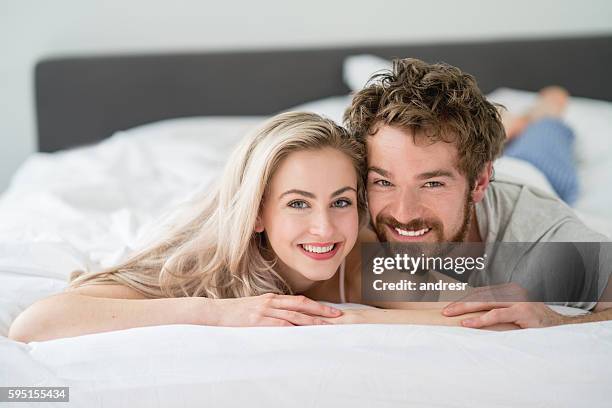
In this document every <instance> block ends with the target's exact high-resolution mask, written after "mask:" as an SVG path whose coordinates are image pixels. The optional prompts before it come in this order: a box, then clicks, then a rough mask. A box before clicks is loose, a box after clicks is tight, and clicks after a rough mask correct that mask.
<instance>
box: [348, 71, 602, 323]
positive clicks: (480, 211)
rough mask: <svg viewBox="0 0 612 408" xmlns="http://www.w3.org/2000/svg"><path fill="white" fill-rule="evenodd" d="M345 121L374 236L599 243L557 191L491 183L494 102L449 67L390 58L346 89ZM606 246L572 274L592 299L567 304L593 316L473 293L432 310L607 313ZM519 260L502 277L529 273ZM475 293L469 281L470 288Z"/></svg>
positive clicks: (548, 315) (498, 142)
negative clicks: (362, 170)
mask: <svg viewBox="0 0 612 408" xmlns="http://www.w3.org/2000/svg"><path fill="white" fill-rule="evenodd" d="M345 123H346V126H347V127H348V129H349V130H350V131H351V133H352V134H353V135H354V137H355V138H356V140H358V141H359V142H360V143H363V144H365V146H366V149H367V157H368V175H367V191H368V206H369V211H370V217H371V229H372V230H373V231H374V233H375V234H376V236H377V238H378V240H379V241H381V242H387V241H389V242H400V243H401V242H413V243H414V242H419V243H439V242H485V243H492V242H524V243H542V242H573V241H581V242H602V241H607V240H606V238H605V237H604V236H603V235H601V234H598V233H596V232H594V231H591V230H589V229H588V228H587V227H586V226H585V225H584V224H583V223H582V222H581V221H580V220H578V219H577V217H576V216H575V215H574V213H573V211H572V210H571V209H570V208H568V207H567V206H566V205H565V204H564V203H562V202H561V201H560V200H558V199H557V198H555V197H552V196H549V195H547V194H545V193H542V192H540V191H539V190H535V189H532V188H529V187H527V186H525V185H521V184H519V183H516V182H512V181H496V182H493V183H491V181H492V180H491V179H492V174H493V168H492V162H493V160H494V159H495V158H496V157H497V156H498V155H499V154H500V153H501V151H502V148H503V145H504V142H505V140H506V135H505V132H504V128H503V126H502V123H501V119H500V116H499V113H498V111H497V109H496V107H495V106H494V105H493V104H491V103H489V102H488V101H487V100H486V98H485V97H484V95H483V94H482V93H481V92H480V90H479V89H478V87H477V85H476V82H475V80H474V78H473V77H472V76H470V75H468V74H465V73H463V72H461V71H460V70H459V69H457V68H455V67H451V66H448V65H445V64H433V65H430V64H426V63H424V62H422V61H419V60H415V59H402V60H396V61H394V64H393V69H392V71H391V72H389V73H386V74H380V75H378V76H377V77H375V78H374V79H373V82H370V85H368V86H367V87H366V88H364V89H363V90H361V91H359V92H358V93H357V94H356V95H355V96H354V98H353V101H352V104H351V106H350V107H349V109H348V110H347V112H346V113H345ZM533 248H534V246H532V245H528V246H527V247H526V249H525V250H524V251H523V252H522V253H521V257H518V258H521V260H523V259H524V260H525V262H527V261H529V255H528V254H529V253H530V251H531V250H532V249H533ZM535 248H538V247H537V246H536V247H535ZM536 252H537V251H536ZM609 252H610V251H608V254H606V253H604V254H603V255H602V256H601V260H600V262H599V263H598V264H597V265H596V269H597V270H596V271H593V270H592V268H591V269H589V270H587V271H586V272H585V275H584V276H583V277H582V278H581V279H583V280H584V282H585V284H584V285H580V286H584V287H585V288H586V289H585V290H587V289H589V288H591V289H592V288H596V289H595V291H596V292H597V293H596V295H595V296H596V298H595V299H597V300H600V301H599V302H594V301H592V302H588V301H585V298H584V296H583V298H582V301H581V302H576V303H568V304H569V305H572V306H578V307H582V308H585V309H587V310H593V311H594V313H593V314H590V315H586V316H579V317H565V316H562V315H560V314H558V313H556V312H554V311H553V310H552V309H550V308H549V307H548V306H546V305H545V304H544V303H526V302H517V301H514V300H520V299H516V298H514V299H511V301H490V302H483V301H480V302H468V300H470V299H474V298H476V297H475V296H474V295H472V297H471V298H470V297H468V298H467V299H464V300H466V301H463V302H455V303H452V304H451V305H449V306H447V307H446V308H444V309H443V311H442V313H443V314H444V315H446V316H456V315H462V314H465V313H468V312H474V311H484V310H488V311H489V312H488V313H485V314H484V315H482V316H480V317H478V318H474V319H466V320H464V321H463V322H462V324H463V325H465V326H467V327H475V328H481V327H488V326H491V325H494V324H498V323H512V324H515V325H518V326H520V327H522V328H526V327H543V326H551V325H557V324H566V323H579V322H587V321H596V320H609V319H612V303H606V302H603V301H601V300H607V299H612V293H611V290H612V289H611V286H610V284H609V283H608V278H609V276H610V271H611V270H612V259H610V257H609V256H608V255H609ZM606 256H608V257H607V258H606ZM532 257H533V256H532ZM521 262H522V261H521ZM521 262H517V263H516V264H514V265H508V268H512V270H511V271H509V273H508V275H507V278H506V282H507V283H511V282H521V283H524V282H528V281H529V279H530V276H526V269H525V268H524V264H523V263H521ZM510 272H511V273H510ZM497 278H499V277H497ZM550 279H558V277H555V276H552V277H550ZM561 279H564V277H561ZM496 281H499V279H497V280H496ZM586 282H589V285H587V284H586ZM477 286H481V285H477ZM587 286H588V287H587ZM603 288H605V291H604V290H603ZM515 289H516V286H515V285H512V284H510V285H500V286H496V287H495V286H494V287H488V288H486V290H485V292H486V293H487V294H489V295H491V294H493V296H492V297H491V298H492V299H497V298H498V296H496V293H498V292H499V293H502V294H503V293H508V290H509V291H510V292H512V291H513V290H515ZM527 289H530V288H527ZM482 292H483V290H482V289H478V290H477V291H476V294H477V295H482Z"/></svg>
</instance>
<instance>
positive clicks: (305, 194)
mask: <svg viewBox="0 0 612 408" xmlns="http://www.w3.org/2000/svg"><path fill="white" fill-rule="evenodd" d="M288 194H299V195H303V196H304V197H308V198H317V197H316V196H315V195H314V194H312V193H309V192H308V191H304V190H297V189H295V188H293V189H291V190H287V191H285V192H284V193H283V194H281V195H280V196H278V198H283V197H284V196H286V195H288Z"/></svg>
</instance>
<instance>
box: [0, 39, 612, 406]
mask: <svg viewBox="0 0 612 408" xmlns="http://www.w3.org/2000/svg"><path fill="white" fill-rule="evenodd" d="M394 56H412V57H418V58H422V59H425V60H427V61H431V62H433V61H445V62H448V63H451V64H454V65H457V66H459V67H461V68H463V69H464V70H465V71H467V72H470V73H472V74H474V75H475V76H476V78H477V79H478V81H479V84H480V86H481V88H482V89H483V90H484V91H485V92H487V93H489V94H490V98H491V99H494V100H496V101H499V102H502V103H504V104H506V105H507V106H508V107H510V108H511V109H521V108H522V107H524V106H525V105H526V104H528V103H529V101H530V99H531V98H533V97H534V94H533V92H534V91H536V90H537V89H539V88H540V87H542V86H546V85H550V84H560V85H563V86H565V87H566V88H568V89H569V91H570V92H571V93H572V95H575V97H574V98H572V100H571V102H570V106H569V108H568V113H567V117H566V120H567V122H568V123H569V124H570V125H571V126H572V127H573V128H574V130H575V131H576V135H577V156H578V157H577V158H578V163H579V171H580V177H581V182H582V185H583V191H582V192H581V197H580V199H579V201H578V202H577V203H576V209H577V211H578V213H579V215H580V216H581V217H582V218H583V220H584V221H585V222H586V223H588V224H589V225H591V226H592V227H593V228H595V229H597V230H599V231H601V232H602V233H604V234H607V235H608V236H611V237H612V227H611V226H612V210H611V209H612V195H611V193H610V191H606V190H609V189H607V188H602V187H601V185H602V184H604V185H607V184H609V182H610V180H612V139H610V136H611V135H612V81H609V79H608V75H609V72H612V37H610V36H607V37H606V36H603V37H584V38H565V39H545V40H520V41H517V40H514V41H496V42H483V43H451V44H423V45H405V46H404V45H390V46H368V47H347V48H326V49H303V50H280V51H260V52H223V53H202V54H177V55H117V56H79V57H62V58H48V59H45V60H42V61H41V62H40V63H39V64H38V65H37V66H36V70H35V81H36V107H37V123H38V137H39V152H38V153H36V154H33V155H32V156H31V157H30V158H28V160H27V161H26V162H25V163H24V164H23V165H22V166H21V168H20V169H19V170H18V172H17V173H16V174H15V176H14V177H13V179H12V181H11V184H10V187H9V188H8V190H7V191H6V192H5V193H4V194H3V195H2V196H1V197H0V361H1V363H0V386H69V387H70V402H71V403H72V405H73V406H79V407H81V406H83V407H140V406H142V407H163V406H180V407H191V406H204V405H206V406H245V405H249V406H280V405H292V406H335V407H338V406H381V407H387V406H388V407H391V406H398V405H408V404H410V405H414V406H440V407H455V406H475V407H480V406H482V407H489V406H538V407H540V406H568V407H569V406H590V407H598V406H601V407H604V406H609V396H608V395H606V394H607V393H606V391H607V390H608V388H609V378H611V376H612V365H611V364H610V361H612V323H610V322H600V323H589V324H582V325H568V326H561V327H554V328H549V329H539V330H522V331H514V332H488V331H478V330H471V329H465V328H447V327H432V326H416V325H410V326H409V325H354V326H332V327H328V326H325V327H296V328H222V327H201V326H190V325H171V326H158V327H145V328H134V329H129V330H122V331H118V332H112V333H100V334H94V335H86V336H80V337H74V338H67V339H59V340H52V341H47V342H33V343H29V344H23V343H18V342H15V341H11V340H9V339H8V338H6V335H7V333H8V328H9V326H10V323H11V322H12V320H13V319H14V318H15V317H16V316H17V315H18V314H19V313H20V312H21V311H22V310H24V309H25V308H26V307H27V306H28V305H30V304H31V303H33V302H34V301H36V300H38V299H40V298H42V297H45V296H49V295H51V294H54V293H59V292H61V291H62V290H63V288H64V287H65V286H66V279H67V277H68V275H69V274H70V272H71V271H72V270H75V269H80V268H85V269H90V270H95V269H97V268H100V267H103V266H108V265H111V264H113V263H116V262H117V261H118V260H120V259H122V258H123V257H125V256H126V255H127V254H128V253H129V252H130V251H131V250H133V249H134V248H135V247H137V246H138V244H139V242H141V241H142V240H143V239H146V238H147V237H148V236H149V235H150V233H151V231H152V230H153V228H154V227H155V224H156V220H157V219H158V218H159V217H160V216H163V214H165V213H167V212H168V211H170V210H171V209H172V208H174V207H176V206H177V205H179V204H180V203H181V202H182V201H184V200H185V199H188V198H189V197H191V196H192V195H193V194H195V193H196V192H198V191H201V190H202V189H205V188H206V186H207V185H208V183H209V182H210V181H211V180H212V179H213V178H214V177H215V176H216V175H217V174H219V171H220V170H221V168H222V166H223V164H224V162H225V159H226V158H227V156H228V154H229V152H230V151H231V149H232V147H233V145H234V144H235V143H236V142H237V141H238V140H239V139H240V137H242V135H244V133H245V132H247V131H248V130H249V129H251V128H252V127H254V126H256V125H257V124H258V123H260V122H261V121H262V120H263V119H264V118H265V117H267V116H269V115H272V114H274V113H277V112H279V111H283V110H289V109H304V110H313V111H317V112H319V113H322V114H325V115H327V116H330V117H332V118H334V119H336V120H338V119H339V118H340V116H341V113H342V110H343V108H344V107H345V106H346V104H347V103H348V100H349V99H350V95H349V93H350V91H351V90H353V89H355V88H358V87H359V86H361V85H362V83H363V81H364V78H366V77H367V76H368V75H369V74H370V73H372V71H373V70H374V69H378V68H379V67H380V64H384V63H385V60H386V59H389V58H391V57H394ZM496 167H497V168H498V173H499V174H500V175H501V176H502V177H503V176H504V175H505V176H508V177H510V176H512V177H519V178H521V179H523V180H525V181H528V182H530V183H533V184H535V185H537V186H538V187H541V188H543V189H546V188H550V186H547V185H546V180H545V178H543V177H542V175H541V174H539V173H538V171H537V169H535V168H533V167H530V166H529V165H528V164H527V163H520V162H513V161H508V160H506V161H503V159H502V161H500V162H498V163H497V164H496ZM595 177H596V178H595ZM559 310H560V311H562V312H564V313H569V314H573V313H578V311H577V310H573V309H570V308H565V309H559ZM14 405H15V406H27V405H26V404H25V403H19V404H18V403H14ZM8 406H11V404H9V405H8ZM31 406H36V404H32V405H31Z"/></svg>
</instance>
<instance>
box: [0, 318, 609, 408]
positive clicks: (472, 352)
mask: <svg viewBox="0 0 612 408" xmlns="http://www.w3.org/2000/svg"><path fill="white" fill-rule="evenodd" d="M611 349H612V325H610V324H609V323H592V324H585V325H582V326H580V327H577V326H564V327H556V328H551V329H546V330H524V331H515V332H505V333H495V332H486V331H478V330H471V329H463V328H445V327H430V326H406V325H354V326H334V327H328V326H319V327H296V328H219V327H199V326H187V325H175V326H159V327H147V328H135V329H130V330H124V331H120V332H114V333H100V334H95V335H87V336H81V337H76V338H67V339H60V340H54V341H48V342H41V343H30V344H29V345H23V344H18V343H15V342H11V341H8V340H6V339H3V338H0V356H3V359H8V360H5V362H6V363H8V367H10V372H7V373H4V374H3V375H2V376H0V383H2V384H29V385H43V384H44V385H56V386H59V385H63V386H70V387H71V390H70V402H71V406H79V407H80V406H83V407H113V408H122V407H125V408H137V407H148V408H153V407H169V406H173V407H174V406H176V407H196V406H197V407H202V406H212V407H230V406H231V407H234V406H235V407H238V406H240V407H244V406H254V407H263V406H272V407H276V406H296V407H320V406H323V407H366V406H367V407H370V406H376V407H397V406H436V407H467V406H469V407H487V408H489V407H492V406H496V407H497V406H508V407H517V406H521V407H542V406H554V407H576V406H588V407H607V406H609V395H607V394H608V392H607V391H608V390H609V379H610V376H611V375H612V365H610V364H609V362H610V353H611ZM5 367H6V365H5ZM7 374H8V376H7ZM16 406H17V405H16Z"/></svg>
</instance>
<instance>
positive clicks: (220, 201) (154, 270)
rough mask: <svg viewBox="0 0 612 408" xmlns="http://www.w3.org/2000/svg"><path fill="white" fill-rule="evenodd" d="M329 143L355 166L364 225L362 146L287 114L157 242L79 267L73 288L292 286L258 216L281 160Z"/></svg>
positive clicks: (204, 291)
mask: <svg viewBox="0 0 612 408" xmlns="http://www.w3.org/2000/svg"><path fill="white" fill-rule="evenodd" d="M325 147H330V148H334V149H338V150H340V151H341V152H343V153H344V154H346V155H347V156H348V157H349V158H350V159H351V161H352V162H353V164H354V166H355V171H356V175H357V191H358V197H357V201H358V203H357V206H358V212H359V219H360V225H363V223H364V222H365V217H366V214H367V210H366V198H365V187H364V179H365V157H364V156H365V152H364V151H363V147H362V146H361V145H360V144H358V143H357V142H355V141H354V140H353V139H352V138H350V136H349V135H348V133H347V131H346V130H345V129H344V128H342V127H341V126H338V125H337V124H335V123H334V122H333V121H331V120H329V119H326V118H323V117H320V116H318V115H316V114H314V113H304V112H287V113H282V114H279V115H276V116H274V117H273V118H271V119H269V120H267V121H266V122H265V123H264V124H263V125H262V126H261V127H260V128H259V129H258V130H256V131H255V132H253V133H251V134H250V135H248V136H247V137H246V138H245V139H244V140H243V141H242V142H241V143H240V144H239V146H238V147H237V148H236V150H234V152H233V153H232V155H231V156H230V159H229V161H228V162H227V164H226V166H225V170H224V172H223V176H222V177H221V179H220V180H219V181H218V182H217V183H215V184H214V185H213V186H212V187H211V189H210V191H207V192H206V193H205V194H204V193H201V194H200V195H199V196H198V197H196V199H195V200H194V201H193V202H192V203H191V205H190V206H188V207H186V209H183V210H181V211H180V213H179V214H176V215H177V216H178V217H175V223H174V225H172V226H171V227H170V229H169V230H168V231H166V233H164V234H163V235H161V236H160V237H159V238H158V239H157V240H154V241H153V244H151V245H149V246H147V247H145V248H144V249H142V250H140V251H138V252H136V253H135V254H133V255H132V256H130V257H129V258H128V259H127V260H126V261H124V262H123V263H121V264H119V265H116V266H113V267H111V268H108V269H105V270H102V271H99V272H89V273H85V272H83V271H75V272H73V273H72V275H71V277H70V287H77V286H81V285H86V284H87V285H90V284H117V283H120V284H123V285H125V286H128V287H130V288H132V289H134V290H136V291H138V292H140V293H142V294H143V295H145V296H147V297H150V298H160V297H183V296H203V297H209V298H231V297H244V296H256V295H260V294H263V293H269V292H270V293H279V294H282V293H292V292H291V288H290V287H289V286H288V285H287V283H286V282H285V281H284V280H283V279H282V277H281V276H280V275H279V274H278V273H277V271H276V270H275V260H270V259H269V257H265V256H264V254H263V253H262V251H265V250H266V249H269V248H267V243H266V239H265V237H262V236H261V234H257V233H255V232H254V228H255V223H256V219H257V216H258V214H259V210H260V207H261V203H262V200H263V197H264V194H265V193H266V186H268V185H269V183H270V180H271V178H272V175H273V174H274V172H275V171H276V169H277V168H278V166H279V165H280V163H281V161H282V160H283V159H284V158H285V157H287V156H288V155H289V154H290V153H292V152H295V151H300V150H316V149H321V148H325ZM179 219H181V220H182V221H177V220H179Z"/></svg>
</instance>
